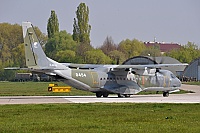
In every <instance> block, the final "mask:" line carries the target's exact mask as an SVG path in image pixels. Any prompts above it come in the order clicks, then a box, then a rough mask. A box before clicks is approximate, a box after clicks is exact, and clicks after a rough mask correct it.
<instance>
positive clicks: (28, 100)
mask: <svg viewBox="0 0 200 133" xmlns="http://www.w3.org/2000/svg"><path fill="white" fill-rule="evenodd" d="M181 89H182V90H188V91H193V92H195V93H187V94H170V96H169V97H163V96H162V94H155V95H133V96H131V97H130V98H118V97H117V96H115V95H110V96H109V97H108V98H96V97H95V96H6V97H0V104H46V103H98V102H101V103H125V102H126V103H200V86H195V85H184V84H183V85H182V87H181Z"/></svg>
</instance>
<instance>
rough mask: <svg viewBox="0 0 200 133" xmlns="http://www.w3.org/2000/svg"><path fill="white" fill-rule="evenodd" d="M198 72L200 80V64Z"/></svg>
mask: <svg viewBox="0 0 200 133" xmlns="http://www.w3.org/2000/svg"><path fill="white" fill-rule="evenodd" d="M197 73H198V80H200V65H199V66H198V71H197Z"/></svg>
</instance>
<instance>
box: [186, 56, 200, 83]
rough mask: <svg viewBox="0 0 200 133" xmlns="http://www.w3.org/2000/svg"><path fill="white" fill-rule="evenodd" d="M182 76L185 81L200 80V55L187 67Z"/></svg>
mask: <svg viewBox="0 0 200 133" xmlns="http://www.w3.org/2000/svg"><path fill="white" fill-rule="evenodd" d="M182 78H183V79H182V80H184V81H200V57H199V58H197V59H195V60H193V61H192V62H191V63H190V64H189V65H188V66H187V67H186V68H185V70H184V72H183V77H182Z"/></svg>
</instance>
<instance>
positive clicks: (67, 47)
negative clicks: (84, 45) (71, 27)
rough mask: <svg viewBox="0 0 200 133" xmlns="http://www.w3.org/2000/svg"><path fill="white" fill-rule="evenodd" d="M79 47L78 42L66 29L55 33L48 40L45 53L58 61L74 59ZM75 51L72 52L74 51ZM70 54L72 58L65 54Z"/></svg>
mask: <svg viewBox="0 0 200 133" xmlns="http://www.w3.org/2000/svg"><path fill="white" fill-rule="evenodd" d="M76 49H77V43H76V42H75V41H74V40H73V39H72V35H70V34H69V33H67V32H66V31H65V30H64V31H60V32H57V33H55V35H54V36H53V37H52V38H50V39H49V40H48V42H47V43H46V45H45V53H46V54H47V56H48V57H50V58H52V59H54V60H58V61H61V62H63V61H72V60H73V58H75V56H74V55H73V54H74V53H75V51H76ZM70 51H74V53H73V54H72V52H70ZM59 54H67V55H70V57H71V59H70V60H69V57H67V56H65V55H59Z"/></svg>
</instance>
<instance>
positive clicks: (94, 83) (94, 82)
mask: <svg viewBox="0 0 200 133" xmlns="http://www.w3.org/2000/svg"><path fill="white" fill-rule="evenodd" d="M91 75H92V86H91V87H93V88H98V87H99V76H98V74H97V73H96V72H91Z"/></svg>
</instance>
